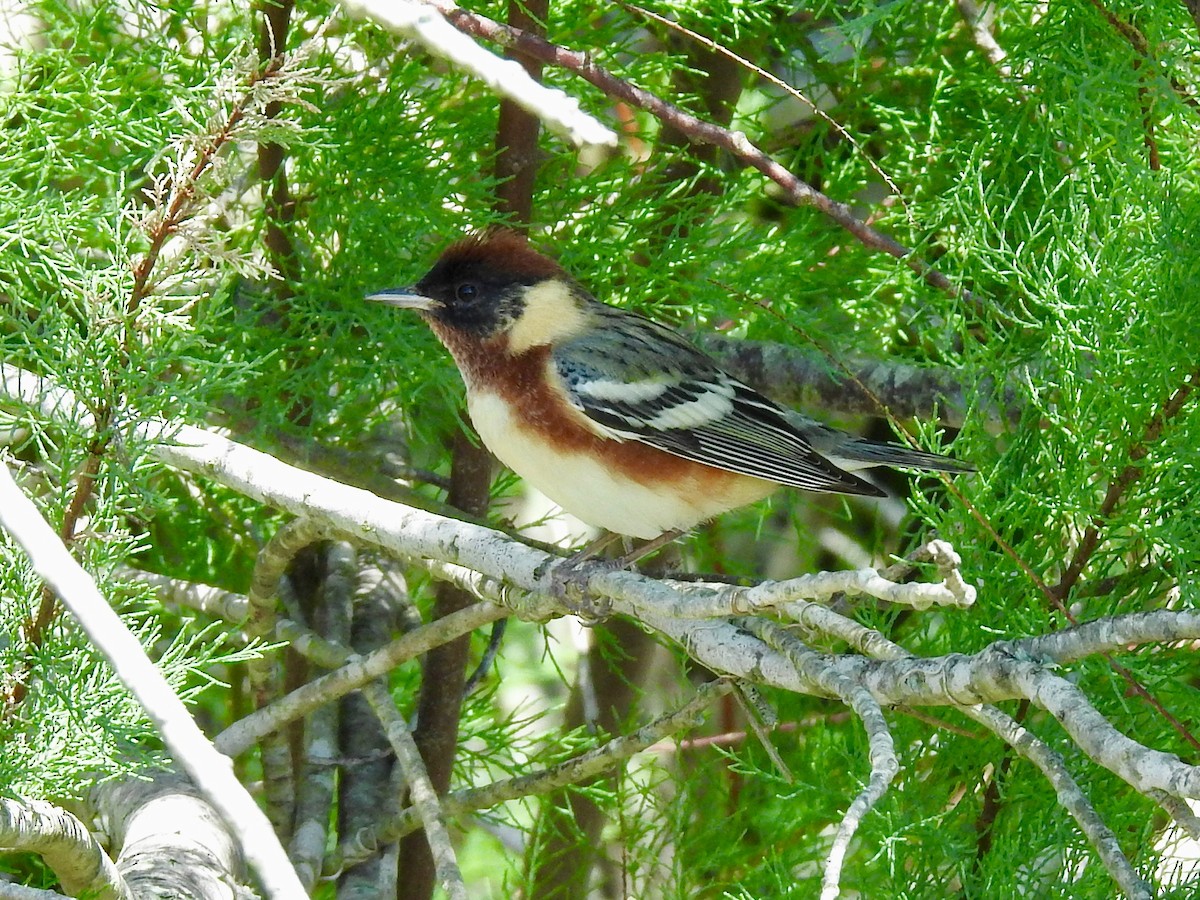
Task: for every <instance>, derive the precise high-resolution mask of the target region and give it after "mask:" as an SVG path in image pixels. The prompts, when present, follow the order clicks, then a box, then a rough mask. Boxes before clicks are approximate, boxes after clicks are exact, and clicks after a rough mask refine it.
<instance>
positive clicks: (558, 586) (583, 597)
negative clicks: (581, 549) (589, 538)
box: [550, 555, 612, 625]
mask: <svg viewBox="0 0 1200 900" xmlns="http://www.w3.org/2000/svg"><path fill="white" fill-rule="evenodd" d="M585 562H590V563H592V564H594V565H611V564H609V563H605V562H604V561H603V560H589V559H580V558H578V555H576V556H573V557H571V558H570V559H565V560H563V561H562V562H559V563H557V564H556V565H555V566H554V567H553V568H552V569H551V570H550V593H551V594H553V596H554V598H555V599H556V600H558V601H559V602H560V603H562V604H563V605H564V606H565V607H566V608H567V609H568V610H569V611H570V612H571V614H572V615H574V616H577V617H578V618H579V619H580V621H582V622H583V623H584V624H585V625H596V624H598V623H600V622H603V621H604V620H605V619H607V618H608V617H609V616H610V615H611V614H612V600H610V599H609V598H607V597H600V596H597V595H596V594H593V593H591V592H589V590H588V582H589V581H590V576H589V575H588V574H587V573H586V572H584V570H583V563H585Z"/></svg>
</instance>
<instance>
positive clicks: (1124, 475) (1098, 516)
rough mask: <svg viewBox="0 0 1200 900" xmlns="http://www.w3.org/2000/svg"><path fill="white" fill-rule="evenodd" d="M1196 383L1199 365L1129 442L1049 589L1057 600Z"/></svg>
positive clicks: (1076, 578) (1089, 555) (1091, 551)
mask: <svg viewBox="0 0 1200 900" xmlns="http://www.w3.org/2000/svg"><path fill="white" fill-rule="evenodd" d="M1198 384H1200V367H1197V368H1196V369H1193V370H1192V372H1191V373H1190V374H1189V375H1188V376H1187V378H1185V379H1184V381H1183V384H1181V385H1180V386H1179V387H1178V388H1176V389H1175V391H1174V392H1173V393H1172V394H1171V396H1170V397H1168V398H1167V400H1166V402H1165V403H1163V405H1162V406H1161V407H1160V408H1159V410H1158V411H1157V412H1156V413H1155V414H1154V415H1153V416H1151V417H1150V421H1149V422H1147V423H1146V427H1145V429H1144V430H1143V431H1142V437H1141V439H1140V440H1137V441H1134V442H1133V444H1131V445H1130V447H1129V450H1128V452H1127V454H1126V456H1127V457H1128V459H1129V463H1128V464H1127V465H1126V466H1125V468H1124V469H1122V470H1121V472H1120V474H1119V475H1117V477H1116V478H1114V479H1113V480H1112V481H1111V482H1110V483H1109V485H1108V490H1107V491H1105V493H1104V499H1103V500H1102V501H1101V503H1100V509H1099V510H1097V511H1096V512H1095V513H1094V514H1093V515H1092V520H1091V523H1090V524H1089V525H1088V527H1087V528H1086V529H1085V530H1084V532H1083V537H1082V538H1080V541H1079V545H1078V546H1077V547H1076V548H1075V553H1074V554H1073V555H1072V557H1071V562H1070V563H1069V564H1068V565H1067V568H1066V569H1065V570H1063V574H1062V577H1061V578H1059V580H1058V584H1056V585H1055V586H1054V587H1053V588H1052V590H1053V592H1054V595H1055V596H1056V597H1058V598H1059V599H1060V600H1066V598H1067V595H1068V594H1069V593H1070V592H1071V589H1072V588H1073V587H1075V584H1076V582H1078V581H1079V576H1080V575H1081V574H1082V573H1083V569H1084V567H1085V566H1086V565H1087V564H1088V561H1089V560H1090V559H1091V558H1092V555H1093V554H1094V553H1095V552H1096V547H1097V546H1098V545H1099V543H1100V529H1101V528H1102V527H1104V525H1105V523H1106V522H1107V520H1108V518H1109V517H1110V516H1111V515H1112V514H1113V511H1114V510H1115V509H1116V508H1117V504H1118V503H1119V502H1120V500H1121V498H1122V497H1123V496H1124V495H1125V492H1126V491H1127V490H1128V489H1129V487H1130V486H1131V485H1132V484H1133V483H1134V482H1135V481H1137V480H1138V478H1140V477H1141V474H1142V472H1141V469H1140V468H1138V466H1137V463H1138V462H1140V461H1141V460H1143V459H1145V458H1146V456H1147V454H1149V452H1150V449H1149V448H1150V445H1151V444H1154V443H1156V442H1157V441H1158V439H1159V438H1160V437H1162V433H1163V429H1164V428H1165V427H1166V425H1167V423H1168V422H1170V421H1171V419H1173V418H1175V416H1177V415H1179V413H1180V411H1181V410H1182V409H1183V406H1184V404H1185V403H1186V402H1187V400H1188V397H1189V396H1190V395H1191V393H1192V391H1193V390H1194V389H1195V388H1196V386H1197V385H1198Z"/></svg>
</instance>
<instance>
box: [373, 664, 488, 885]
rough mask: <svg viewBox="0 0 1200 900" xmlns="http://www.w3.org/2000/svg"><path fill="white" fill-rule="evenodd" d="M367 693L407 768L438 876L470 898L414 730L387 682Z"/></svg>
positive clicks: (410, 787)
mask: <svg viewBox="0 0 1200 900" xmlns="http://www.w3.org/2000/svg"><path fill="white" fill-rule="evenodd" d="M363 694H364V695H365V696H366V698H367V702H368V703H370V704H371V709H373V710H375V715H377V716H379V721H380V722H382V723H383V730H384V733H385V734H387V738H388V742H389V743H390V744H391V745H392V750H394V751H395V753H396V759H397V760H398V761H399V763H400V766H401V768H402V769H403V770H404V778H405V780H406V781H407V783H408V792H409V795H410V796H411V797H412V800H413V804H414V805H415V807H416V810H417V815H418V817H419V818H420V820H421V827H422V828H424V830H425V838H426V840H428V841H429V848H430V850H431V851H432V852H433V859H434V863H435V865H436V866H437V877H438V880H439V881H440V882H441V884H442V887H443V888H445V890H446V893H447V894H448V895H449V896H450V898H451V900H466V898H467V888H466V885H465V884H463V880H462V873H461V872H460V871H459V870H458V862H457V860H456V859H455V857H454V847H453V846H452V845H451V843H450V835H449V833H448V832H447V831H446V823H445V821H444V820H443V819H442V810H441V806H440V805H439V802H438V794H437V791H436V790H434V787H433V784H432V783H431V782H430V780H429V773H428V772H426V771H425V762H424V761H423V760H422V759H421V753H420V751H419V750H417V745H416V743H415V742H414V741H413V736H412V733H411V732H410V731H409V730H408V725H407V723H405V721H404V718H403V717H402V716H401V715H400V713H399V712H397V711H396V704H395V703H394V702H393V701H392V695H391V694H389V693H388V690H387V688H386V687H385V686H384V684H382V683H381V682H378V681H373V682H371V683H370V684H368V685H366V686H364V687H363Z"/></svg>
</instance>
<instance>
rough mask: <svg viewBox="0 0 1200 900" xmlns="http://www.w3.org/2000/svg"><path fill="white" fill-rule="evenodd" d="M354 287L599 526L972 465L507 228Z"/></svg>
mask: <svg viewBox="0 0 1200 900" xmlns="http://www.w3.org/2000/svg"><path fill="white" fill-rule="evenodd" d="M368 299H371V300H376V301H379V302H382V303H386V304H388V305H389V306H394V307H399V308H403V309H414V310H417V311H418V312H419V313H420V315H421V316H422V317H423V318H424V319H425V321H426V322H427V323H428V324H429V326H430V328H432V329H433V332H434V334H435V335H437V337H438V339H439V340H440V341H441V342H442V344H444V345H445V347H446V349H447V350H449V351H450V354H451V356H453V357H454V361H455V363H456V364H457V366H458V369H459V371H460V372H461V374H462V378H463V381H464V382H465V384H466V389H467V410H468V412H469V414H470V417H471V422H472V424H473V425H474V427H475V429H476V431H478V433H479V437H480V438H481V439H482V440H483V443H484V444H485V445H486V446H487V448H488V449H489V450H491V452H492V453H493V454H495V455H496V457H497V458H498V459H499V460H500V461H501V462H503V463H504V464H505V465H507V466H508V467H509V468H511V469H512V470H513V471H514V472H516V473H517V474H518V475H520V476H521V477H522V478H523V479H525V480H526V481H527V482H529V484H531V485H533V486H534V487H536V488H537V489H538V490H540V491H541V492H542V493H544V494H545V495H546V496H547V497H549V498H550V499H551V500H552V501H554V502H555V503H557V504H558V505H559V506H561V507H562V508H563V509H564V510H566V511H567V512H569V513H571V514H573V515H575V516H577V517H578V518H579V519H582V520H583V521H584V522H586V523H588V524H590V525H594V526H597V527H599V528H603V529H606V530H607V531H609V532H613V533H615V534H619V535H627V536H630V537H634V538H641V539H652V538H659V537H660V536H662V535H664V534H674V533H679V532H684V531H687V530H689V529H691V528H693V527H694V526H696V525H698V524H700V523H701V522H705V521H707V520H709V519H711V518H713V517H715V516H718V515H720V514H722V513H724V512H727V511H729V510H731V509H735V508H737V507H739V506H743V505H745V504H748V503H753V502H755V501H757V500H761V499H763V498H764V497H766V496H768V495H769V494H771V493H773V492H774V491H775V490H776V489H778V488H779V487H780V486H783V485H786V486H789V487H795V488H801V489H803V490H807V491H817V492H824V493H835V494H862V495H867V496H884V492H883V491H881V490H880V489H879V488H877V487H876V486H875V485H873V484H871V483H870V482H869V481H865V480H863V479H862V478H860V477H859V476H858V475H855V474H853V472H854V471H855V470H858V469H863V468H868V467H871V466H879V465H887V466H899V467H908V468H913V469H920V470H939V471H944V472H955V473H961V472H968V471H972V467H971V466H969V465H967V464H965V463H961V462H957V461H955V460H952V459H948V458H946V457H943V456H938V455H936V454H932V453H924V452H921V451H918V450H909V449H907V448H905V447H900V446H897V445H895V444H888V443H880V442H876V441H869V440H866V439H863V438H860V437H856V436H854V435H850V434H846V433H844V432H841V431H838V430H836V429H834V428H830V427H828V426H825V425H822V424H821V423H819V422H816V421H814V420H812V419H810V418H808V417H807V416H804V415H801V414H800V413H798V412H795V411H794V410H790V409H787V408H785V407H783V406H780V405H779V404H777V403H775V402H774V401H772V400H770V399H768V398H767V397H765V396H764V395H763V394H761V393H759V392H758V391H756V390H754V389H753V388H751V387H748V386H747V385H745V384H743V383H742V382H741V381H739V380H738V379H736V378H734V377H733V376H732V375H729V374H728V373H727V372H725V371H723V370H722V368H721V367H720V365H718V363H717V362H716V361H715V360H714V359H713V358H712V357H710V356H708V355H707V354H706V353H704V352H702V351H701V350H699V349H698V348H696V347H695V346H693V345H692V344H691V343H689V342H688V341H687V340H686V339H684V338H683V337H682V336H681V335H680V334H678V333H677V332H676V331H674V330H673V329H671V328H669V327H667V326H665V325H661V324H659V323H657V322H654V321H652V320H651V319H648V318H646V317H644V316H640V315H637V314H636V313H632V312H628V311H626V310H622V309H618V308H616V307H613V306H609V305H607V304H604V303H601V302H600V301H599V300H597V299H596V298H595V297H594V296H592V294H590V293H589V292H588V291H587V290H586V289H585V288H584V287H583V286H582V285H580V284H579V282H577V281H576V280H575V279H573V278H572V277H571V276H570V275H568V274H567V273H566V272H565V271H563V269H562V268H561V267H560V266H559V265H558V263H556V262H555V261H554V260H552V259H550V258H549V257H547V256H545V255H543V254H541V253H539V252H538V251H536V250H535V249H533V248H532V247H531V246H530V245H529V243H528V241H527V240H526V239H525V237H524V236H522V235H521V234H519V233H517V232H515V231H511V230H506V229H491V230H487V231H483V232H478V233H475V234H472V235H470V236H468V237H466V238H465V239H462V240H460V241H458V242H457V243H455V244H453V245H452V246H451V247H450V248H449V249H447V250H446V251H445V252H444V253H443V254H442V255H441V257H440V258H439V259H438V260H437V262H436V263H435V264H434V266H433V268H432V269H430V270H429V272H428V273H427V274H426V275H425V276H424V277H423V278H422V279H421V280H420V281H418V282H417V283H416V285H414V286H413V287H409V288H403V289H396V290H386V291H382V292H380V293H376V294H372V295H371V296H370V297H369V298H368Z"/></svg>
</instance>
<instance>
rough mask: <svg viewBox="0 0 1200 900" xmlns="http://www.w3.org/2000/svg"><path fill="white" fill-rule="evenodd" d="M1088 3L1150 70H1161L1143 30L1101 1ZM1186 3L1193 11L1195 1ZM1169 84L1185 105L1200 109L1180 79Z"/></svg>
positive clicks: (1173, 77) (1198, 102)
mask: <svg viewBox="0 0 1200 900" xmlns="http://www.w3.org/2000/svg"><path fill="white" fill-rule="evenodd" d="M1088 2H1089V3H1091V4H1092V6H1094V7H1095V8H1096V11H1097V12H1098V13H1100V15H1101V16H1103V17H1104V21H1106V22H1107V23H1108V24H1109V25H1110V26H1112V28H1113V30H1114V31H1116V32H1117V34H1119V35H1120V36H1121V37H1122V38H1124V39H1125V40H1126V41H1127V42H1128V43H1129V46H1130V47H1132V48H1133V52H1134V53H1136V54H1137V55H1138V56H1140V57H1141V58H1142V59H1143V60H1145V61H1146V62H1147V63H1149V64H1150V68H1151V69H1152V70H1154V71H1158V70H1159V68H1160V67H1159V62H1158V60H1157V59H1155V58H1154V56H1153V54H1152V53H1151V52H1150V42H1149V41H1148V40H1146V36H1145V35H1144V34H1142V32H1141V29H1139V28H1138V27H1137V26H1136V25H1134V24H1133V23H1131V22H1126V21H1125V20H1124V19H1122V18H1121V17H1120V16H1118V15H1117V14H1116V13H1114V12H1111V11H1110V10H1109V9H1108V8H1107V7H1106V6H1105V5H1104V4H1103V3H1102V2H1101V0H1088ZM1184 2H1185V3H1187V4H1189V9H1191V8H1192V6H1191V4H1192V3H1193V2H1194V0H1184ZM1193 15H1196V13H1195V12H1193ZM1197 24H1198V26H1200V20H1198V22H1197ZM1167 82H1168V84H1170V85H1171V90H1173V91H1174V92H1175V94H1176V96H1178V97H1179V99H1180V100H1181V101H1183V102H1184V103H1186V104H1187V105H1188V106H1190V107H1192V108H1193V109H1196V108H1197V107H1200V100H1198V99H1197V98H1196V97H1194V96H1193V95H1192V93H1191V92H1190V91H1189V90H1188V89H1187V87H1186V86H1185V85H1184V84H1183V83H1182V82H1181V81H1180V80H1179V79H1178V78H1176V77H1175V76H1173V75H1172V76H1171V77H1170V78H1168V79H1167ZM1143 89H1144V87H1143ZM1139 93H1140V91H1139ZM1142 106H1143V109H1145V108H1146V104H1145V103H1143V104H1142Z"/></svg>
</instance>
